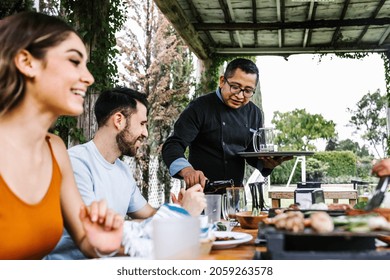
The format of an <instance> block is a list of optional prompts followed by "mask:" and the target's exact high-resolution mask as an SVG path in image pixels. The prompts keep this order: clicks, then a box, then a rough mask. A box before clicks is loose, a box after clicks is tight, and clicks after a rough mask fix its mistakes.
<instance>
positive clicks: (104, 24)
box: [53, 0, 126, 143]
mask: <svg viewBox="0 0 390 280" xmlns="http://www.w3.org/2000/svg"><path fill="white" fill-rule="evenodd" d="M125 8H126V7H125V3H124V1H122V0H95V1H91V0H89V1H74V0H64V1H61V13H60V14H61V16H62V17H63V18H64V19H65V20H66V21H68V22H69V23H70V24H71V25H72V26H74V27H75V29H76V30H77V31H78V33H79V34H80V36H81V37H82V38H83V40H84V42H85V43H86V44H87V46H88V47H89V50H90V54H89V55H90V57H89V62H88V69H89V70H90V72H91V73H92V75H93V76H94V78H95V83H94V84H93V85H92V86H91V87H90V89H89V91H88V94H93V93H96V92H99V91H101V90H102V89H105V88H109V87H112V86H113V85H115V84H117V82H118V79H117V77H118V69H117V65H116V63H115V57H116V55H117V54H118V50H117V49H116V48H115V47H116V37H115V34H116V32H117V31H119V30H120V29H121V28H122V26H123V23H124V22H125ZM53 132H54V133H56V134H58V135H59V136H61V138H62V139H63V140H64V142H65V143H68V142H69V141H68V140H69V138H70V139H71V141H75V142H79V143H83V142H85V141H86V139H85V136H84V133H83V130H82V129H81V128H78V127H77V120H76V118H75V117H69V116H63V117H60V118H59V119H58V120H57V122H56V124H55V126H54V128H53Z"/></svg>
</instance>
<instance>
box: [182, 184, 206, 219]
mask: <svg viewBox="0 0 390 280" xmlns="http://www.w3.org/2000/svg"><path fill="white" fill-rule="evenodd" d="M180 195H181V196H182V199H181V200H180ZM178 202H179V204H180V205H181V206H182V207H183V208H184V209H186V210H187V211H188V212H189V213H190V214H191V216H195V217H196V216H199V215H200V213H202V211H203V209H204V208H205V207H206V198H205V196H204V193H203V188H202V186H201V185H200V184H196V185H195V186H193V187H191V188H189V189H188V190H185V189H181V190H180V194H179V200H178Z"/></svg>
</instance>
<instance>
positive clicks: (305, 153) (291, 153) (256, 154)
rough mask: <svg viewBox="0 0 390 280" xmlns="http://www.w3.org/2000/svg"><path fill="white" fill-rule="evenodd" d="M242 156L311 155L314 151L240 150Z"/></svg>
mask: <svg viewBox="0 0 390 280" xmlns="http://www.w3.org/2000/svg"><path fill="white" fill-rule="evenodd" d="M237 154H238V155H239V156H241V157H289V156H311V155H314V152H309V151H284V152H239V153H237Z"/></svg>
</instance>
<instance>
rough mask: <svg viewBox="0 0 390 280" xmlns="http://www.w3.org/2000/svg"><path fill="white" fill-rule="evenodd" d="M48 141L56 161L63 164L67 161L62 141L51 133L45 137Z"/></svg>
mask: <svg viewBox="0 0 390 280" xmlns="http://www.w3.org/2000/svg"><path fill="white" fill-rule="evenodd" d="M46 137H47V138H48V139H49V141H50V145H51V147H52V149H53V153H54V156H55V157H56V159H57V161H59V162H63V161H64V160H66V161H67V160H68V153H67V151H66V146H65V143H64V141H63V140H62V139H61V137H59V136H58V135H55V134H53V133H48V134H47V136H46Z"/></svg>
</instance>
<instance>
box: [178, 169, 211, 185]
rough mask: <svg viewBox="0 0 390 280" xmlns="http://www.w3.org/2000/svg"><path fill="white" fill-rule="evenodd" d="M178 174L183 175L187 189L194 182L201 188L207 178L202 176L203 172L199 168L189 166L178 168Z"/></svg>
mask: <svg viewBox="0 0 390 280" xmlns="http://www.w3.org/2000/svg"><path fill="white" fill-rule="evenodd" d="M179 175H180V176H181V177H183V180H184V182H185V183H186V186H187V189H188V188H190V187H192V186H194V185H195V184H201V186H202V188H204V186H205V184H206V180H207V178H206V176H204V174H203V172H202V171H200V170H195V169H194V168H192V167H191V166H189V167H185V168H183V169H182V170H180V172H179Z"/></svg>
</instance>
